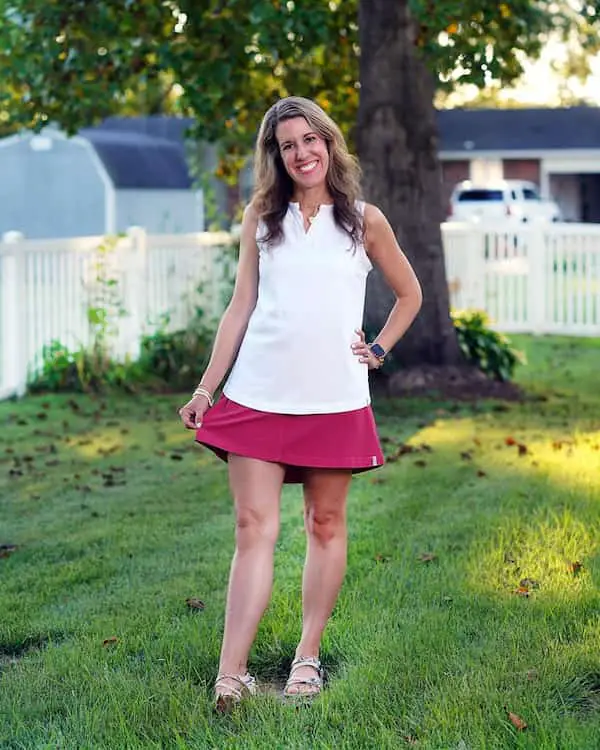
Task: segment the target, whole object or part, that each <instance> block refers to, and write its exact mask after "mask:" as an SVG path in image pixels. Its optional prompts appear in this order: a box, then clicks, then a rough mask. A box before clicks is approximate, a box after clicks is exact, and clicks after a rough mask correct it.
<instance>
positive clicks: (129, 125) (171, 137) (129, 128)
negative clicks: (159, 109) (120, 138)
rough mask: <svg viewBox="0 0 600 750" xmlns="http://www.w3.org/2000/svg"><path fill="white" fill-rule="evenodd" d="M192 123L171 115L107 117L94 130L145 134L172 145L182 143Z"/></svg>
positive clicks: (186, 119) (189, 120) (190, 119)
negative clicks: (170, 142)
mask: <svg viewBox="0 0 600 750" xmlns="http://www.w3.org/2000/svg"><path fill="white" fill-rule="evenodd" d="M194 122H195V121H194V120H193V119H192V118H191V117H175V116H172V115H148V116H145V117H107V118H106V120H103V121H102V122H101V123H100V125H97V126H96V127H95V128H94V130H113V131H119V132H127V133H145V134H146V135H149V136H152V137H153V138H164V139H166V140H168V141H172V142H173V143H183V142H184V140H185V136H186V131H187V130H189V128H191V127H192V125H193V124H194Z"/></svg>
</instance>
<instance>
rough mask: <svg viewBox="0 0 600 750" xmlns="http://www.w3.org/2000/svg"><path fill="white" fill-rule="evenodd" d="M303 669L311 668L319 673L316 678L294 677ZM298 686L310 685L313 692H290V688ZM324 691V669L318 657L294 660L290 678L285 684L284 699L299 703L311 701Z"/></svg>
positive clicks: (303, 657)
mask: <svg viewBox="0 0 600 750" xmlns="http://www.w3.org/2000/svg"><path fill="white" fill-rule="evenodd" d="M301 667H311V668H312V669H314V670H315V672H316V673H317V675H316V677H304V678H298V677H294V674H295V673H296V672H297V671H298V670H299V669H300V668H301ZM296 685H308V686H309V687H310V688H311V690H308V691H293V692H290V688H291V687H295V686H296ZM322 689H323V669H322V667H321V662H320V661H319V660H318V659H317V657H316V656H298V657H297V658H296V659H294V661H293V662H292V666H291V667H290V676H289V677H288V681H287V682H286V683H285V688H284V689H283V696H284V698H286V699H292V700H298V701H311V700H313V699H314V698H316V697H317V696H318V695H319V694H320V693H321V690H322Z"/></svg>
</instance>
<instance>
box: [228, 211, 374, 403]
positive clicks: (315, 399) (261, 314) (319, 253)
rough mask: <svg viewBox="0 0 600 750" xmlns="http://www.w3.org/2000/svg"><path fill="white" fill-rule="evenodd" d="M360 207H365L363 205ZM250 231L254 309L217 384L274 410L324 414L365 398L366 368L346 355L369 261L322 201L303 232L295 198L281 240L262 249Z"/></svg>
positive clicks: (235, 397) (359, 315) (260, 232)
mask: <svg viewBox="0 0 600 750" xmlns="http://www.w3.org/2000/svg"><path fill="white" fill-rule="evenodd" d="M359 208H360V210H361V211H364V204H363V203H360V204H359ZM264 234H265V227H264V225H263V224H262V222H259V225H258V227H257V232H256V238H257V244H258V249H259V280H258V298H257V303H256V307H255V309H254V311H253V313H252V315H251V317H250V320H249V322H248V327H247V329H246V333H245V335H244V338H243V340H242V344H241V346H240V350H239V352H238V356H237V359H236V361H235V363H234V365H233V368H232V370H231V373H230V376H229V378H228V380H227V382H226V384H225V387H224V389H223V392H224V394H225V395H226V396H227V397H228V398H229V399H231V400H232V401H235V402H237V403H238V404H242V405H243V406H247V407H250V408H252V409H257V410H259V411H267V412H273V413H277V414H327V413H335V412H342V411H350V410H353V409H361V408H362V407H364V406H367V405H368V404H369V403H370V395H369V383H368V368H367V365H366V364H363V363H361V362H359V358H358V357H357V356H356V355H355V354H353V353H352V350H351V348H350V346H351V344H352V342H354V341H358V336H357V335H356V333H355V331H356V329H360V328H361V327H362V321H363V315H364V305H365V288H366V279H367V274H368V273H369V271H370V270H371V268H372V266H371V262H370V261H369V258H368V257H367V254H366V251H365V248H364V247H363V246H362V244H361V245H359V246H358V247H356V249H353V248H352V243H351V240H350V237H349V236H348V234H346V232H344V231H342V230H340V229H339V228H338V227H337V226H336V224H335V222H334V220H333V206H332V205H322V206H321V207H320V209H319V212H318V214H317V216H316V218H315V219H314V221H313V223H312V225H311V226H310V228H309V230H308V232H306V231H305V229H304V224H303V219H302V214H301V212H300V206H299V204H298V203H290V205H289V209H288V211H287V214H286V215H285V218H284V220H283V240H282V241H281V243H280V244H278V245H275V246H273V247H267V246H266V245H265V244H264V243H263V242H261V240H260V238H261V237H262V236H264Z"/></svg>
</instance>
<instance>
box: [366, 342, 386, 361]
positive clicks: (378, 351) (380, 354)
mask: <svg viewBox="0 0 600 750" xmlns="http://www.w3.org/2000/svg"><path fill="white" fill-rule="evenodd" d="M369 349H370V350H371V351H372V352H373V354H374V355H375V356H376V357H377V359H378V360H379V361H380V362H383V360H384V359H385V349H384V348H383V347H382V346H381V344H369Z"/></svg>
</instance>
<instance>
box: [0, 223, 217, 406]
mask: <svg viewBox="0 0 600 750" xmlns="http://www.w3.org/2000/svg"><path fill="white" fill-rule="evenodd" d="M5 239H10V240H12V241H5V242H3V243H0V399H1V398H6V397H8V396H10V395H12V394H17V395H19V394H22V393H23V392H24V391H25V388H26V384H27V382H28V379H29V377H30V375H31V373H33V372H36V371H38V370H39V369H40V367H41V365H42V359H43V350H44V347H45V346H48V345H49V344H51V343H52V342H53V341H57V342H60V343H61V344H62V345H64V346H65V347H67V348H69V349H71V350H75V349H78V348H79V347H81V346H84V347H87V346H89V345H90V343H91V341H92V339H93V336H94V328H96V330H98V328H99V327H100V328H102V324H101V323H100V321H101V319H102V318H101V316H103V315H104V314H105V312H106V314H107V316H108V317H107V321H106V328H107V329H108V333H109V335H110V342H111V348H112V350H113V352H114V354H115V356H116V357H119V358H125V357H126V356H130V357H132V358H135V357H136V356H137V354H138V353H139V346H140V340H141V337H142V335H143V334H144V333H151V332H152V331H155V330H156V329H157V328H158V327H164V328H167V329H170V330H176V329H177V328H182V327H184V326H185V325H186V324H187V323H188V321H190V320H191V318H192V317H193V316H194V314H195V310H196V308H197V307H200V308H202V310H203V311H204V312H205V314H206V315H207V316H208V317H211V316H212V317H214V316H217V315H218V314H219V313H220V312H221V310H222V304H223V303H222V294H221V292H222V285H223V279H224V278H226V276H227V268H226V266H227V264H228V263H231V256H230V255H228V254H227V253H226V252H225V249H226V248H227V247H230V246H231V236H230V235H229V234H227V233H199V234H188V235H156V236H151V235H147V234H146V232H145V231H144V230H143V229H140V228H132V229H131V230H130V231H129V232H128V233H127V235H126V236H123V237H120V238H118V239H117V238H115V239H112V240H111V239H106V238H103V237H82V238H77V239H68V240H39V241H38V240H20V239H19V238H18V237H16V238H8V237H5ZM94 324H95V325H94Z"/></svg>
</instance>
